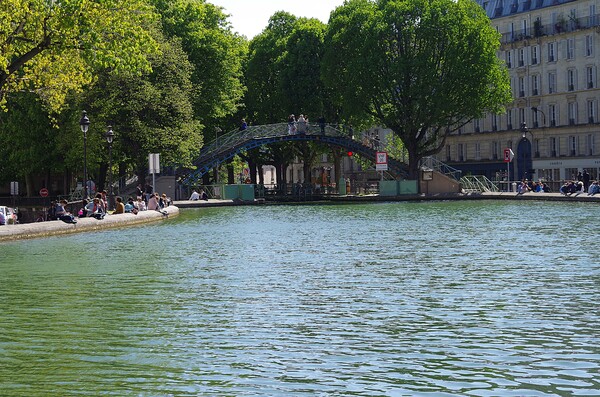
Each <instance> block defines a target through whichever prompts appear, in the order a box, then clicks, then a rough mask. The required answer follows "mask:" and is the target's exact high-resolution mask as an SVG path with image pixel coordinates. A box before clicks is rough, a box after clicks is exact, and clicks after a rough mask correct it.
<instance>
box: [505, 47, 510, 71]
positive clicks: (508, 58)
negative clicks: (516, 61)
mask: <svg viewBox="0 0 600 397" xmlns="http://www.w3.org/2000/svg"><path fill="white" fill-rule="evenodd" d="M504 57H505V59H506V67H507V68H509V69H510V68H511V67H512V55H511V53H510V51H506V52H505V53H504Z"/></svg>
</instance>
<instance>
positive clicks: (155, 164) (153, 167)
mask: <svg viewBox="0 0 600 397" xmlns="http://www.w3.org/2000/svg"><path fill="white" fill-rule="evenodd" d="M148 172H149V173H150V174H152V189H153V190H154V191H155V192H156V176H155V175H156V174H160V154H159V153H150V154H149V155H148Z"/></svg>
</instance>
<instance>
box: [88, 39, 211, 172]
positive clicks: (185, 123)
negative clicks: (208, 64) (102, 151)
mask: <svg viewBox="0 0 600 397" xmlns="http://www.w3.org/2000/svg"><path fill="white" fill-rule="evenodd" d="M154 35H155V37H156V40H157V41H158V42H159V43H160V51H161V55H160V56H152V57H150V58H149V60H150V62H151V65H152V72H151V73H146V74H143V75H141V76H136V75H129V76H127V75H120V76H115V75H111V74H108V73H105V74H103V75H102V76H101V77H100V78H99V80H98V84H97V85H96V86H95V87H94V89H93V90H91V91H90V92H89V94H88V95H87V96H86V100H85V102H87V103H88V105H87V106H86V108H87V109H88V113H89V114H90V116H91V115H95V117H96V123H98V124H99V125H102V128H104V127H105V126H106V125H107V124H112V126H113V130H114V131H115V133H116V134H117V135H116V138H115V144H114V146H113V147H114V152H113V153H114V158H115V160H116V162H121V163H126V164H130V165H131V166H132V168H133V169H135V170H136V171H138V173H142V170H144V169H145V168H146V164H147V156H148V154H149V153H160V154H161V165H164V166H169V165H179V164H182V165H189V164H191V160H192V158H193V156H194V155H195V154H196V153H197V152H198V150H199V149H200V147H201V146H202V134H201V124H200V122H199V121H198V120H197V119H196V118H195V116H194V109H193V98H194V87H193V84H192V81H191V76H192V71H193V66H192V65H191V64H190V62H189V61H188V60H187V55H186V53H185V52H184V51H183V49H182V48H181V43H180V40H179V39H176V38H174V39H171V40H166V39H163V38H161V37H160V32H155V33H154ZM103 131H104V132H105V131H106V129H105V128H104V129H103Z"/></svg>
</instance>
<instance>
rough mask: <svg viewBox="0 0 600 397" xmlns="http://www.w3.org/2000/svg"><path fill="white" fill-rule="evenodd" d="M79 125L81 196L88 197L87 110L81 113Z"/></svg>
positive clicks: (88, 121) (88, 126) (88, 120)
mask: <svg viewBox="0 0 600 397" xmlns="http://www.w3.org/2000/svg"><path fill="white" fill-rule="evenodd" d="M79 126H80V127H81V132H83V198H84V199H89V198H90V196H89V195H88V183H87V182H88V180H87V177H88V175H87V132H88V130H89V128H90V119H88V116H87V112H86V111H85V110H84V111H83V112H82V113H81V119H80V120H79Z"/></svg>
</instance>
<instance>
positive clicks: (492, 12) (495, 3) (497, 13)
mask: <svg viewBox="0 0 600 397" xmlns="http://www.w3.org/2000/svg"><path fill="white" fill-rule="evenodd" d="M476 1H477V4H479V5H480V6H481V7H483V9H484V10H485V12H486V14H487V15H488V17H490V19H494V18H501V17H506V16H509V15H515V14H518V13H521V12H530V11H532V10H536V9H540V8H545V7H551V6H556V5H560V4H566V3H571V2H574V1H577V0H476Z"/></svg>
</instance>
